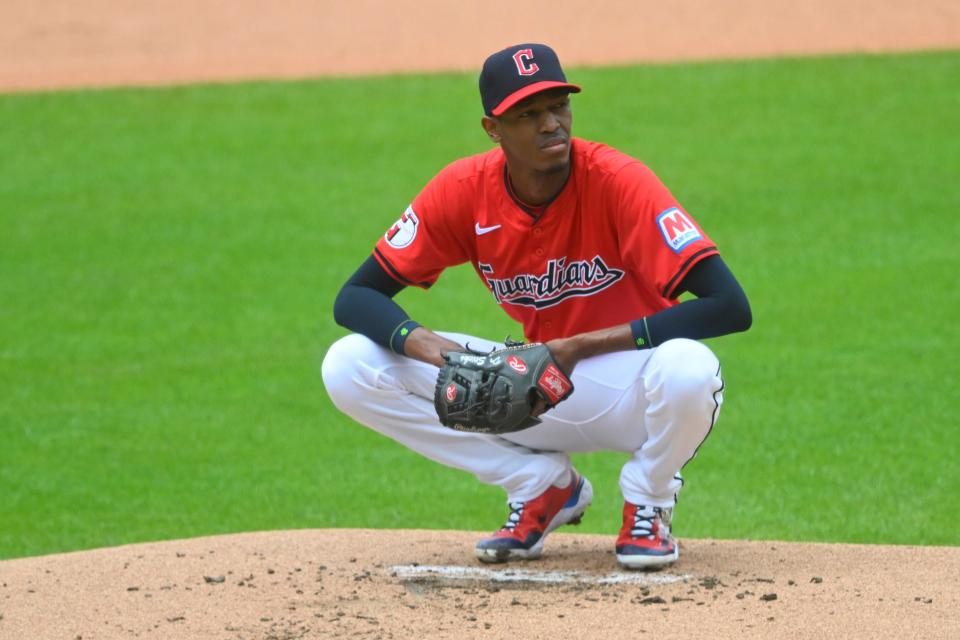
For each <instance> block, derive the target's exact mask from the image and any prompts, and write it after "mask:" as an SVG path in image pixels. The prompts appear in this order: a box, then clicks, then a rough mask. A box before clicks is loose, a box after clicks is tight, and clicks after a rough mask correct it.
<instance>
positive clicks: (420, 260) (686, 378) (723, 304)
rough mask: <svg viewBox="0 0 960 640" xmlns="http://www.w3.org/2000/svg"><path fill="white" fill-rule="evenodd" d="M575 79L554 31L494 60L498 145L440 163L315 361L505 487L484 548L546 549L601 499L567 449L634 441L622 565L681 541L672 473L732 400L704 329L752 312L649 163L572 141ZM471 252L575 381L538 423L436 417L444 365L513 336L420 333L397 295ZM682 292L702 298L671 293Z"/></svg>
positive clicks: (492, 122)
mask: <svg viewBox="0 0 960 640" xmlns="http://www.w3.org/2000/svg"><path fill="white" fill-rule="evenodd" d="M579 92H580V87H579V86H577V85H574V84H570V83H569V82H567V79H566V76H565V75H564V72H563V70H562V68H561V66H560V62H559V60H558V58H557V56H556V54H555V53H554V51H553V50H552V49H550V47H548V46H546V45H543V44H519V45H515V46H512V47H508V48H506V49H504V50H502V51H498V52H497V53H494V54H493V55H491V56H490V57H489V58H488V59H487V60H486V62H485V63H484V65H483V70H482V72H481V74H480V97H481V101H482V104H483V109H484V114H485V115H484V116H483V118H482V120H481V124H482V127H483V132H484V134H485V135H486V136H487V137H488V138H489V139H490V140H491V141H492V142H493V143H494V144H495V145H496V146H495V147H494V148H493V149H491V150H490V151H488V152H486V153H481V154H479V155H475V156H472V157H468V158H463V159H460V160H457V161H455V162H453V163H452V164H450V165H449V166H447V167H446V168H444V169H443V170H442V171H440V172H439V173H438V174H437V175H436V176H435V177H434V178H433V179H432V180H431V181H430V182H429V183H428V184H427V185H426V186H425V187H424V188H423V190H422V191H420V193H419V194H418V195H417V196H416V197H415V198H414V199H413V202H412V204H410V206H408V207H407V208H406V210H405V211H404V212H403V214H402V215H401V216H400V218H399V220H397V221H396V223H395V224H394V225H393V226H391V227H390V228H389V229H388V230H387V231H386V233H385V234H384V236H383V237H382V238H380V239H379V241H378V242H377V243H376V246H375V247H374V249H373V253H372V255H371V256H370V257H368V258H367V260H366V261H365V262H364V263H363V264H362V265H360V268H359V269H358V270H357V271H356V273H354V274H353V276H351V277H350V278H349V280H348V281H347V282H346V284H345V285H344V286H343V288H342V290H341V291H340V293H339V295H338V297H337V300H336V303H335V305H334V315H335V318H336V320H337V322H338V323H339V324H341V325H342V326H344V327H346V328H348V329H350V330H351V331H352V332H354V333H352V334H351V335H347V336H346V337H344V338H342V339H340V340H338V341H337V342H336V343H334V344H333V345H332V346H331V348H330V350H329V352H328V353H327V355H326V357H325V358H324V361H323V367H322V374H323V380H324V384H325V386H326V388H327V391H328V392H329V394H330V397H331V398H332V400H333V402H334V404H335V405H336V406H337V407H338V408H339V409H340V410H342V411H343V412H344V413H346V414H347V415H349V416H351V417H352V418H354V419H355V420H356V421H358V422H360V423H362V424H364V425H366V426H368V427H370V428H371V429H374V430H376V431H378V432H380V433H382V434H383V435H385V436H387V437H389V438H392V439H394V440H396V441H397V442H399V443H401V444H403V445H405V446H407V447H409V448H410V449H412V450H414V451H416V452H418V453H420V454H421V455H424V456H426V457H428V458H430V459H432V460H435V461H437V462H439V463H441V464H444V465H448V466H450V467H455V468H457V469H462V470H464V471H467V472H469V473H472V474H474V475H475V476H476V477H477V478H478V479H479V480H480V481H481V482H484V483H489V484H494V485H498V486H500V487H502V488H503V489H504V491H505V492H506V494H507V504H508V507H509V509H510V514H509V516H508V518H507V522H506V523H505V524H504V525H503V527H502V528H501V529H499V530H498V531H496V532H495V533H493V534H492V535H490V536H489V537H486V538H483V539H482V540H480V541H479V542H478V543H477V546H476V555H477V557H478V558H479V559H480V560H481V561H484V562H502V561H506V560H512V559H519V558H536V557H538V556H539V555H540V553H541V551H542V548H543V544H544V540H545V539H546V537H547V534H548V533H550V532H551V531H552V530H554V529H556V528H557V527H559V526H561V525H564V524H575V523H577V522H579V521H580V518H581V516H582V515H583V513H584V511H585V509H586V508H587V507H588V506H589V504H590V502H591V499H592V494H593V491H592V488H591V485H590V482H589V481H588V480H587V479H586V478H584V477H583V476H582V475H580V474H579V473H578V472H577V471H576V470H575V469H574V468H573V467H572V465H571V462H570V457H569V454H570V453H572V452H582V451H597V450H613V451H622V452H624V453H626V454H627V455H628V459H627V461H626V463H625V464H624V466H623V469H622V472H621V474H620V488H621V490H622V492H623V498H624V506H623V526H622V528H621V530H620V533H619V536H618V538H617V540H616V553H617V560H618V561H619V562H620V564H621V565H623V566H625V567H628V568H650V567H658V566H663V565H666V564H669V563H671V562H673V561H675V560H676V559H677V557H678V553H679V548H678V545H677V541H676V540H675V539H674V538H673V536H672V535H671V519H672V513H673V507H674V504H675V501H676V496H677V493H678V492H679V490H680V488H681V486H682V483H683V481H682V479H681V476H680V469H681V468H682V467H683V466H684V465H685V464H686V463H687V462H688V461H689V460H690V459H691V458H692V457H693V456H694V454H695V453H696V451H697V449H698V448H699V447H700V445H701V444H702V443H703V441H704V440H705V439H706V437H707V435H708V434H709V433H710V430H711V429H712V427H713V425H714V423H715V421H716V419H717V415H718V413H719V411H720V406H721V404H722V402H723V394H722V392H723V381H722V380H721V377H720V365H719V363H718V361H717V358H716V357H715V356H714V354H713V353H712V352H711V351H710V349H709V348H707V347H706V346H705V345H703V344H702V343H701V342H698V340H699V339H703V338H709V337H715V336H720V335H724V334H728V333H732V332H736V331H744V330H746V329H747V328H749V326H750V324H751V321H752V320H751V312H750V306H749V303H748V301H747V298H746V296H745V294H744V293H743V290H742V289H741V287H740V285H739V284H738V282H737V280H736V279H735V278H734V276H733V275H732V274H731V272H730V270H729V269H728V268H727V266H726V265H725V263H724V261H723V260H722V259H721V257H720V255H719V252H718V249H717V247H716V245H715V244H714V243H713V242H712V241H711V240H710V238H709V237H708V236H707V234H706V233H705V232H704V230H703V229H702V228H701V227H700V226H699V225H698V224H697V222H696V221H695V220H694V218H693V216H692V215H691V214H690V213H689V212H687V211H686V210H685V209H684V208H683V207H682V206H681V205H680V203H679V202H678V201H677V200H676V199H675V198H674V197H673V195H671V193H670V192H669V191H668V190H667V188H666V187H665V186H664V185H663V184H662V183H661V182H660V180H659V179H658V178H657V177H656V176H655V175H654V174H653V172H652V171H651V170H650V169H649V168H647V167H646V166H645V165H644V164H642V163H641V162H639V161H638V160H636V159H634V158H632V157H630V156H628V155H625V154H623V153H621V152H619V151H617V150H615V149H613V148H611V147H609V146H605V145H603V144H598V143H596V142H589V141H587V140H582V139H579V138H574V137H572V136H571V126H572V120H573V117H572V110H571V105H570V94H573V93H579ZM464 262H469V263H470V264H471V265H472V266H473V268H474V270H475V271H476V273H477V275H478V276H479V277H480V279H481V280H482V281H483V282H484V283H485V284H486V286H487V287H488V288H489V290H490V293H491V294H492V296H493V299H494V300H495V301H496V303H497V304H498V305H500V307H501V308H502V309H503V310H504V311H505V312H506V313H507V314H508V315H509V316H510V317H511V318H513V319H515V320H516V321H518V322H520V323H522V325H523V329H524V333H525V336H526V339H527V340H528V341H531V342H540V343H545V344H546V346H547V347H548V348H549V352H550V353H551V354H552V356H553V359H554V361H555V362H556V364H557V365H558V366H559V368H560V369H562V371H563V373H565V374H566V375H567V376H569V381H570V382H571V383H572V387H573V389H574V391H573V393H572V394H571V395H569V398H568V399H566V400H565V401H563V402H562V403H559V404H556V406H553V404H552V403H549V402H548V398H547V396H546V395H544V396H543V397H541V398H539V399H536V400H535V403H534V405H533V407H532V413H533V415H534V416H536V417H537V418H538V419H539V423H538V424H535V426H532V427H529V428H525V429H522V430H519V431H515V432H511V433H503V434H489V433H474V432H463V431H458V430H454V429H450V428H447V427H445V426H443V425H442V424H441V423H440V421H439V420H438V417H437V411H438V409H437V408H436V406H435V403H434V394H435V390H436V389H435V387H436V385H437V378H438V367H441V366H443V365H444V363H445V362H448V361H449V359H450V357H449V356H450V354H451V353H454V352H461V351H464V349H465V348H467V347H469V348H470V349H472V350H474V351H475V352H477V351H479V352H485V351H488V350H493V349H499V348H502V347H503V346H504V345H503V344H502V343H498V342H494V341H490V340H487V339H484V338H482V337H477V336H470V335H463V334H459V333H443V332H434V331H431V330H430V329H428V328H426V327H424V326H422V325H420V324H419V323H417V322H416V321H415V320H413V319H411V318H410V317H409V316H408V314H407V313H406V312H404V311H403V309H402V308H401V307H400V306H398V305H397V304H396V303H395V302H394V301H393V299H392V298H393V297H394V296H395V295H396V294H397V293H398V292H399V291H401V290H402V289H403V288H405V287H407V286H416V287H420V288H423V289H429V288H430V286H431V285H432V284H433V283H434V282H436V281H437V278H438V277H439V276H440V274H441V272H442V271H443V270H444V269H445V268H446V267H449V266H452V265H457V264H462V263H464ZM684 292H689V293H691V294H692V296H693V297H691V298H690V299H688V300H685V301H683V302H680V301H679V300H678V297H679V296H680V294H681V293H684ZM445 356H446V360H445ZM451 392H452V389H451ZM451 397H452V396H451ZM534 422H536V421H534Z"/></svg>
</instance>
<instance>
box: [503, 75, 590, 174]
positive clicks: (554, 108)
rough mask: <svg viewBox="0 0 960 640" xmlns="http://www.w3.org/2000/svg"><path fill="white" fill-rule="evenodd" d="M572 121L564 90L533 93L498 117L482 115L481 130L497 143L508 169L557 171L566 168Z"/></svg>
mask: <svg viewBox="0 0 960 640" xmlns="http://www.w3.org/2000/svg"><path fill="white" fill-rule="evenodd" d="M572 124H573V112H572V111H571V110H570V97H569V95H568V92H567V91H566V89H554V90H551V91H544V92H542V93H537V94H534V95H532V96H530V97H529V98H526V99H525V100H522V101H520V102H518V103H517V104H515V105H514V106H512V107H510V109H508V110H507V111H506V113H504V114H503V115H502V116H500V117H498V118H484V129H486V131H487V133H488V134H489V135H490V138H491V139H493V140H494V141H495V142H499V143H500V146H501V147H502V148H503V151H504V153H505V154H506V156H507V160H508V161H509V163H510V167H511V169H522V168H526V169H532V170H534V171H537V172H540V173H557V172H561V171H565V170H566V169H567V168H568V167H569V165H570V128H571V126H572Z"/></svg>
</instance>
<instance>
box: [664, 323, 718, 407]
mask: <svg viewBox="0 0 960 640" xmlns="http://www.w3.org/2000/svg"><path fill="white" fill-rule="evenodd" d="M656 351H657V352H656V354H654V357H655V358H656V359H657V364H658V369H659V371H660V375H661V376H662V377H661V379H662V383H663V384H664V385H665V386H666V387H667V388H668V389H669V392H670V397H672V398H675V399H677V400H678V401H681V402H682V401H685V400H688V399H692V398H695V397H698V396H700V395H702V394H703V393H710V394H712V393H714V392H715V391H716V390H717V388H718V385H719V375H720V362H719V361H718V360H717V357H716V356H715V355H714V354H713V352H712V351H711V350H710V349H709V347H707V346H706V345H704V344H703V343H700V342H697V341H696V340H688V339H685V338H678V339H675V340H668V341H667V342H664V343H663V344H661V345H660V346H658V347H657V350H656Z"/></svg>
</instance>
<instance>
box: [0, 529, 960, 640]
mask: <svg viewBox="0 0 960 640" xmlns="http://www.w3.org/2000/svg"><path fill="white" fill-rule="evenodd" d="M479 535H480V534H475V533H464V532H455V531H372V530H356V529H325V530H302V531H285V532H271V533H250V534H238V535H230V536H218V537H210V538H197V539H193V540H180V541H173V542H161V543H150V544H137V545H129V546H124V547H117V548H113V549H98V550H94V551H84V552H77V553H68V554H59V555H51V556H44V557H39V558H24V559H18V560H8V561H5V562H0V638H3V639H13V638H18V639H19V638H65V639H70V640H74V639H76V638H82V639H83V640H93V639H95V638H203V639H204V640H209V639H213V638H231V639H232V638H261V639H266V638H272V639H292V638H340V637H342V638H347V637H349V638H354V637H357V638H362V637H367V638H397V639H401V638H455V639H457V640H462V639H464V638H524V639H534V638H619V637H632V638H636V637H644V634H650V635H649V637H651V638H660V637H684V638H735V637H736V638H740V637H757V638H818V639H819V638H836V637H844V638H894V637H910V638H920V637H922V638H957V637H960V616H958V615H957V611H960V598H958V591H960V581H958V579H957V577H958V576H960V549H958V548H952V547H949V548H948V547H893V546H862V545H827V544H796V543H782V542H738V541H720V540H716V541H714V540H686V539H682V538H681V540H680V544H681V547H680V561H679V562H678V563H676V564H675V565H673V566H672V567H670V568H668V569H664V570H662V571H657V572H630V571H624V570H621V569H620V568H619V567H618V566H617V563H616V560H615V558H614V555H613V553H612V546H613V536H600V535H572V534H566V533H555V534H553V535H552V536H551V538H550V539H549V540H548V542H547V545H546V550H545V552H544V556H543V558H542V559H540V560H537V561H531V562H524V563H518V564H509V565H482V564H480V563H478V562H477V561H476V560H475V559H474V558H473V553H472V549H473V544H474V542H475V541H476V539H477V537H478V536H479Z"/></svg>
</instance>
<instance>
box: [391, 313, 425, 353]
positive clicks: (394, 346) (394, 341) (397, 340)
mask: <svg viewBox="0 0 960 640" xmlns="http://www.w3.org/2000/svg"><path fill="white" fill-rule="evenodd" d="M419 326H420V324H419V323H418V322H415V321H414V320H409V319H408V320H404V321H403V322H401V323H400V324H398V325H397V328H396V329H394V330H393V333H391V334H390V350H391V351H393V352H394V353H397V354H400V355H403V344H404V343H405V342H406V341H407V336H409V335H410V332H411V331H413V330H414V329H416V328H417V327H419Z"/></svg>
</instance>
